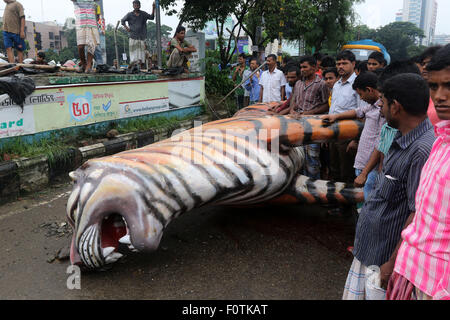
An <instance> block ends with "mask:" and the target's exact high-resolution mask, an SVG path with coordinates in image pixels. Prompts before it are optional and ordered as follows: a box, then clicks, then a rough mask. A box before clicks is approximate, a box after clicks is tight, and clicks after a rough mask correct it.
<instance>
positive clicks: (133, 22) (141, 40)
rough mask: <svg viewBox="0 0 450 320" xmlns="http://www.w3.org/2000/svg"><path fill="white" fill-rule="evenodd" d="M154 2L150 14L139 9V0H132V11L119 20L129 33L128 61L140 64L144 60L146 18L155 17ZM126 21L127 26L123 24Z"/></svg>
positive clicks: (151, 18)
mask: <svg viewBox="0 0 450 320" xmlns="http://www.w3.org/2000/svg"><path fill="white" fill-rule="evenodd" d="M155 7H156V4H155V2H153V11H152V14H148V13H147V12H145V11H142V10H141V2H140V1H139V0H134V1H133V8H134V11H132V12H129V13H127V15H126V16H125V17H123V19H122V20H121V23H122V26H123V27H124V28H125V30H127V31H128V32H129V34H130V41H129V44H130V62H131V63H133V62H139V63H140V64H141V66H142V64H143V62H144V61H145V40H146V39H147V20H153V19H154V18H155ZM125 22H128V26H127V25H126V24H125Z"/></svg>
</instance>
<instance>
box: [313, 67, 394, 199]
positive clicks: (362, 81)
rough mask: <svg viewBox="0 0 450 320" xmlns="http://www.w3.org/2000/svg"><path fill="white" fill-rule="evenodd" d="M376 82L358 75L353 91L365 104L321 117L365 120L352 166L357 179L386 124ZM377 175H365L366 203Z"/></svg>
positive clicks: (372, 76) (373, 77) (368, 74)
mask: <svg viewBox="0 0 450 320" xmlns="http://www.w3.org/2000/svg"><path fill="white" fill-rule="evenodd" d="M377 82H378V77H377V75H376V74H374V73H372V72H366V73H363V74H361V75H359V76H358V77H357V78H356V80H355V82H354V83H353V89H354V90H356V92H358V94H359V96H360V97H361V99H362V100H363V101H365V102H367V104H363V105H361V106H360V107H358V108H356V109H355V110H350V111H346V112H343V113H339V114H332V115H325V116H322V117H321V118H322V119H324V120H325V121H329V122H330V123H333V122H335V121H337V120H344V119H356V118H359V119H363V118H364V119H365V125H364V129H363V132H362V134H361V138H360V140H359V144H358V152H357V153H356V158H355V165H354V168H355V173H356V176H357V177H359V176H360V174H361V173H362V171H363V170H364V169H365V167H366V165H367V163H368V162H369V159H370V157H371V155H372V153H373V152H374V150H375V148H376V146H377V145H378V142H379V138H380V132H381V128H382V126H383V125H384V124H385V122H386V120H385V119H384V118H383V117H382V115H381V113H380V106H379V104H380V98H379V97H380V93H379V91H378V90H377ZM377 175H378V172H377V171H376V170H372V171H371V172H368V173H367V181H366V182H365V186H364V199H365V200H366V201H367V199H369V195H370V193H371V192H372V190H373V188H374V187H375V181H376V178H377Z"/></svg>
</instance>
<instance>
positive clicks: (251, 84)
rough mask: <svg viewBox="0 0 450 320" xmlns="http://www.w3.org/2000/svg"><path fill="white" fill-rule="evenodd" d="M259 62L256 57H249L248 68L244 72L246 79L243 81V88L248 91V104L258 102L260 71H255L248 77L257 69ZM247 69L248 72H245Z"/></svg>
mask: <svg viewBox="0 0 450 320" xmlns="http://www.w3.org/2000/svg"><path fill="white" fill-rule="evenodd" d="M258 67H259V63H258V59H257V58H251V59H250V70H246V71H245V72H244V79H247V78H248V80H247V81H246V82H245V83H244V87H245V89H246V90H247V91H248V92H249V96H250V102H249V105H254V104H256V103H258V100H259V93H260V90H261V87H260V85H259V78H260V71H258V72H257V73H255V74H254V75H253V76H252V77H249V76H250V75H251V74H252V73H253V72H254V71H255V70H256V69H258ZM247 71H248V73H247Z"/></svg>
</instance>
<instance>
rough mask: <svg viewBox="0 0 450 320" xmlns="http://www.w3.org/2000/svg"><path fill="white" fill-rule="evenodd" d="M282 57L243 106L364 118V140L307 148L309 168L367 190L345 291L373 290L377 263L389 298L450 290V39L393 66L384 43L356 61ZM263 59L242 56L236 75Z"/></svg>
mask: <svg viewBox="0 0 450 320" xmlns="http://www.w3.org/2000/svg"><path fill="white" fill-rule="evenodd" d="M276 58H277V57H276V56H274V55H270V56H268V57H267V64H268V69H267V70H266V71H264V72H261V73H256V74H255V75H254V76H253V77H252V78H251V79H247V80H246V81H245V83H244V85H243V88H242V90H240V91H239V92H237V93H236V99H237V103H238V107H239V108H241V107H243V106H246V105H248V104H252V103H255V102H273V101H284V100H285V102H284V103H282V104H281V105H280V106H279V107H276V108H274V109H272V110H271V112H273V113H274V114H279V115H289V116H291V117H296V118H299V117H302V116H310V115H320V117H321V118H322V120H323V121H324V124H325V125H327V124H330V123H333V122H335V121H338V120H344V119H360V120H362V121H364V129H363V131H362V134H361V135H360V137H359V138H358V139H357V140H352V141H344V142H335V143H330V144H329V145H322V146H320V145H308V146H305V147H304V151H305V166H304V174H305V175H307V176H309V177H311V178H314V179H319V178H324V179H330V180H333V181H343V182H347V183H354V185H355V186H356V187H362V188H363V189H364V199H365V200H364V203H363V204H360V206H359V210H358V219H357V224H356V233H355V240H354V246H353V247H352V248H351V249H352V250H351V251H352V253H353V256H354V261H353V263H352V265H351V267H350V270H349V273H348V278H347V281H346V284H345V286H344V294H343V299H356V300H363V299H366V290H367V287H366V282H367V279H366V274H367V272H368V271H369V268H373V266H376V267H378V268H379V270H380V288H379V289H380V290H381V291H382V292H383V295H384V296H385V298H386V299H399V300H416V299H417V300H422V299H425V300H427V299H450V204H449V202H450V45H447V46H446V47H441V46H437V47H430V48H427V49H426V50H425V51H424V52H423V54H422V55H420V56H419V57H415V58H414V59H411V60H408V61H396V62H393V63H391V64H389V65H388V64H387V62H386V60H385V58H384V55H383V54H382V53H380V52H374V53H372V54H371V55H370V56H369V59H368V60H367V61H356V58H355V55H354V54H353V53H352V52H351V51H348V50H347V51H343V52H341V53H339V54H338V55H337V57H336V58H335V59H334V58H333V57H330V56H323V55H321V54H316V55H314V56H304V57H301V58H300V60H298V61H289V60H287V59H286V60H284V61H283V64H282V65H281V66H279V68H277V63H276V60H277V59H276ZM257 68H258V63H257V61H256V59H251V61H250V70H247V68H246V64H245V56H244V55H241V56H240V57H239V65H238V66H237V67H236V69H235V71H234V75H233V79H234V80H235V81H236V83H240V82H242V79H246V77H245V73H246V71H248V72H250V73H251V72H252V71H254V70H256V69H257ZM247 78H248V77H247ZM245 91H246V92H245ZM258 92H259V94H258ZM247 95H248V96H249V99H246V98H245V96H247ZM258 96H259V98H258V99H257V100H255V99H256V97H258ZM343 209H345V208H334V209H332V210H330V213H334V214H336V213H338V212H340V211H342V210H343Z"/></svg>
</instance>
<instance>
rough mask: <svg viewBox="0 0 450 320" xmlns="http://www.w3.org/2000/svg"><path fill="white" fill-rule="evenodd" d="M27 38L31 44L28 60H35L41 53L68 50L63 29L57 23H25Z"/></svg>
mask: <svg viewBox="0 0 450 320" xmlns="http://www.w3.org/2000/svg"><path fill="white" fill-rule="evenodd" d="M25 37H26V40H27V41H28V43H29V44H30V50H29V51H28V58H32V59H35V58H36V54H37V52H39V51H44V52H45V51H47V50H49V49H52V50H54V51H56V52H59V51H61V50H62V49H64V48H67V46H68V43H67V38H66V36H65V34H64V30H63V27H62V26H60V25H58V24H56V23H55V22H33V21H26V22H25Z"/></svg>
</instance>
